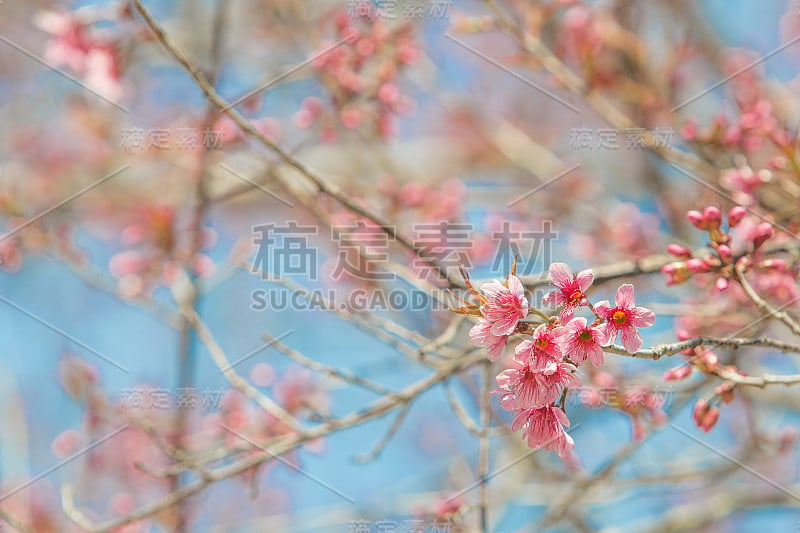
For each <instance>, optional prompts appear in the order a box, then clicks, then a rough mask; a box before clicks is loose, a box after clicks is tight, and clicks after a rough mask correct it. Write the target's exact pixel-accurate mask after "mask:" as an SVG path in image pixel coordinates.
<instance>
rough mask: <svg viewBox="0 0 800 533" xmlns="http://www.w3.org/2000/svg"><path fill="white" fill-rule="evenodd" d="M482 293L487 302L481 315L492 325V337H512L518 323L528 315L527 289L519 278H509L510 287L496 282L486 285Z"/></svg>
mask: <svg viewBox="0 0 800 533" xmlns="http://www.w3.org/2000/svg"><path fill="white" fill-rule="evenodd" d="M481 291H483V293H484V294H485V295H486V298H487V302H486V303H485V304H483V305H482V306H481V313H482V314H483V316H484V318H485V319H486V320H487V321H488V322H489V323H490V324H491V326H490V328H491V333H492V335H497V336H500V335H511V334H512V333H514V330H515V329H517V323H519V320H520V319H521V318H525V317H526V316H527V315H528V300H526V299H525V288H524V287H523V286H522V282H521V281H520V280H519V278H518V277H517V276H514V275H510V276H508V287H506V286H505V285H503V284H502V283H500V282H499V281H497V280H495V281H492V282H489V283H484V284H483V285H482V286H481Z"/></svg>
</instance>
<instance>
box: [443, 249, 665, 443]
mask: <svg viewBox="0 0 800 533" xmlns="http://www.w3.org/2000/svg"><path fill="white" fill-rule="evenodd" d="M549 270H550V277H551V280H552V283H553V285H554V286H555V290H553V291H552V292H550V293H549V294H547V295H546V296H545V303H547V304H550V305H552V306H553V307H554V308H560V312H559V314H558V315H556V316H549V315H547V314H546V313H544V312H543V311H541V310H538V309H534V308H532V307H531V306H530V304H529V302H528V300H527V298H526V296H525V288H524V286H523V285H522V282H521V281H520V279H519V278H518V277H517V276H516V275H515V272H513V271H512V272H511V273H510V274H509V276H508V278H507V280H506V281H505V283H502V282H500V281H497V280H494V281H492V282H489V283H484V284H483V285H482V286H481V288H480V291H478V290H476V289H475V288H474V287H473V286H472V284H471V283H470V282H469V280H468V279H467V280H466V283H467V287H468V289H469V290H470V292H471V294H472V295H473V297H474V298H475V299H476V300H477V301H478V304H477V305H468V306H466V307H462V308H459V309H454V312H457V313H461V314H466V315H471V316H476V317H479V318H478V322H477V323H476V324H475V325H474V326H473V327H472V329H471V330H470V333H469V336H470V340H471V341H472V343H473V344H474V345H475V346H478V347H482V348H486V349H487V355H488V358H489V360H490V361H497V360H498V359H500V358H501V357H503V355H504V354H505V351H506V345H507V343H508V342H509V339H510V338H511V337H512V336H514V335H520V336H523V337H527V338H524V339H523V340H522V341H521V342H519V343H518V344H517V345H516V347H515V348H514V356H513V359H512V361H511V362H510V368H508V369H506V370H504V371H503V372H501V373H500V374H499V375H498V376H497V383H498V385H499V386H500V388H499V389H497V390H496V391H494V392H493V394H496V395H498V396H499V398H500V399H499V402H500V405H501V406H502V407H503V408H505V409H507V410H509V411H515V412H516V417H515V419H514V422H513V423H512V430H513V431H517V430H519V429H522V430H523V435H524V437H525V438H526V439H527V443H528V446H529V447H531V448H535V449H540V448H541V449H546V450H552V451H555V452H557V453H558V455H559V456H561V457H564V456H566V455H568V454H570V453H571V449H572V448H574V441H573V439H572V437H571V436H570V435H569V434H568V433H567V432H566V430H565V427H569V426H570V421H569V419H568V418H567V415H566V413H565V411H564V400H565V398H566V392H567V391H568V390H570V389H576V388H578V387H580V385H581V380H580V379H579V377H578V376H577V369H578V367H579V366H581V365H583V364H585V363H586V361H589V362H590V363H591V364H592V365H593V366H594V367H599V366H601V365H602V364H603V361H604V352H603V347H604V346H608V345H610V344H613V343H614V342H615V341H616V340H617V338H618V337H619V338H621V341H622V345H623V346H624V347H625V349H626V350H627V351H629V352H636V351H638V350H639V349H640V348H641V347H642V342H643V340H642V336H641V334H640V333H639V328H646V327H650V326H652V325H653V323H654V322H655V314H654V313H653V312H652V311H651V310H649V309H646V308H644V307H638V306H636V302H635V298H634V288H633V285H630V284H623V285H621V286H620V287H619V288H618V289H617V294H616V299H615V302H614V303H613V304H611V303H610V302H609V301H608V300H603V301H600V302H597V303H596V304H594V305H593V304H592V303H591V302H590V301H589V299H588V295H587V291H588V289H589V287H590V286H591V284H592V282H593V281H594V275H593V273H592V271H591V270H583V271H581V272H579V273H578V274H573V272H572V271H571V270H570V268H569V266H567V265H566V264H564V263H553V264H552V265H550V269H549ZM583 310H585V311H588V312H589V313H591V315H592V317H590V319H587V318H585V317H583V316H575V315H576V313H577V312H579V311H583ZM529 316H531V317H532V320H528V317H529ZM590 320H591V322H590ZM537 324H538V325H537Z"/></svg>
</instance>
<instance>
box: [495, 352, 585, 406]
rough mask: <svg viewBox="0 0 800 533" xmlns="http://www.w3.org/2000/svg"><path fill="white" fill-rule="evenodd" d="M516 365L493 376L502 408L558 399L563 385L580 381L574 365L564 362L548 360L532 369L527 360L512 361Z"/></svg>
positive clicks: (533, 404)
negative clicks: (541, 365) (544, 364)
mask: <svg viewBox="0 0 800 533" xmlns="http://www.w3.org/2000/svg"><path fill="white" fill-rule="evenodd" d="M516 362H517V363H518V364H517V365H516V368H509V369H507V370H504V371H503V372H501V373H500V374H498V376H497V384H498V385H499V386H500V388H499V389H497V390H495V391H493V392H492V394H499V395H500V405H502V406H503V407H504V408H505V409H508V410H513V409H529V408H532V407H542V406H545V405H549V404H551V403H553V402H555V401H556V400H558V398H559V396H561V393H562V392H563V391H564V389H565V388H568V389H573V388H577V387H579V386H580V384H581V382H580V380H579V379H578V378H577V376H575V374H574V372H575V370H576V368H575V367H574V366H573V365H570V364H568V363H550V364H548V365H547V366H546V367H545V368H543V369H540V370H536V369H534V368H533V367H531V365H530V363H529V362H528V363H525V362H521V361H516Z"/></svg>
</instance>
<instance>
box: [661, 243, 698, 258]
mask: <svg viewBox="0 0 800 533" xmlns="http://www.w3.org/2000/svg"><path fill="white" fill-rule="evenodd" d="M667 252H669V253H670V254H672V255H674V256H675V257H677V258H678V259H689V258H690V257H692V251H691V250H690V249H689V248H687V247H686V246H683V245H682V244H670V245H669V246H667Z"/></svg>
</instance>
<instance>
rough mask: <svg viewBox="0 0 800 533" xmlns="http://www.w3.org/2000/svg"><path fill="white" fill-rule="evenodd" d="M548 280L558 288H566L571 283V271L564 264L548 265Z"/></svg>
mask: <svg viewBox="0 0 800 533" xmlns="http://www.w3.org/2000/svg"><path fill="white" fill-rule="evenodd" d="M550 279H551V280H552V282H553V285H555V286H556V287H558V288H565V287H568V286H569V285H570V284H571V283H572V270H571V269H570V268H569V266H568V265H567V264H566V263H553V264H552V265H550Z"/></svg>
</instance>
